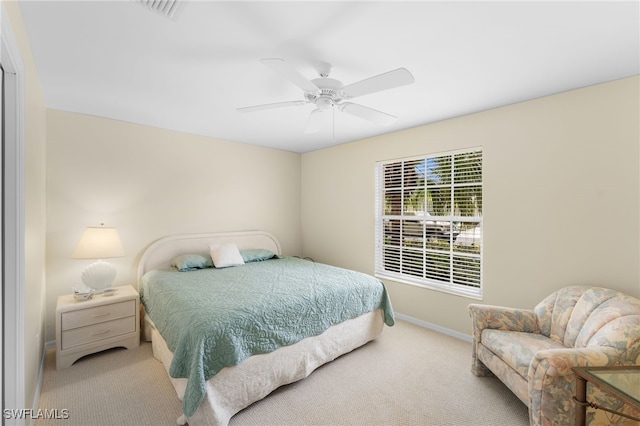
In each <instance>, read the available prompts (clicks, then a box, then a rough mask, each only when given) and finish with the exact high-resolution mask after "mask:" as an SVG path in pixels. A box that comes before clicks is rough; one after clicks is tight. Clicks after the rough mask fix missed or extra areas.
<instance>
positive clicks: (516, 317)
mask: <svg viewBox="0 0 640 426" xmlns="http://www.w3.org/2000/svg"><path fill="white" fill-rule="evenodd" d="M468 311H469V315H471V327H472V335H471V337H472V339H473V341H472V343H471V359H472V361H471V372H472V373H473V374H475V375H476V376H490V375H492V373H491V371H490V370H489V369H488V368H487V367H486V366H485V365H484V364H483V363H482V362H481V361H480V360H479V359H478V344H479V343H480V342H481V339H482V330H484V329H485V328H492V329H498V330H511V331H525V332H537V331H538V322H537V321H536V315H535V313H534V312H533V311H532V310H528V309H516V308H507V307H503V306H492V305H481V304H476V303H472V304H470V305H469V307H468Z"/></svg>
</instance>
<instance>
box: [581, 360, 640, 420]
mask: <svg viewBox="0 0 640 426" xmlns="http://www.w3.org/2000/svg"><path fill="white" fill-rule="evenodd" d="M572 370H573V372H574V373H575V375H576V394H575V400H576V426H584V425H585V421H586V412H587V405H590V406H594V405H595V404H590V403H589V402H588V401H587V382H589V383H591V384H592V385H594V386H596V387H597V388H599V389H600V390H602V391H603V392H606V393H607V394H609V395H611V396H614V397H615V398H618V399H619V400H620V401H622V402H623V403H624V404H627V405H630V406H632V407H634V408H636V409H638V410H640V365H624V366H608V367H574V368H573V369H572ZM597 408H600V409H603V407H597ZM607 411H608V410H607ZM618 414H619V413H618Z"/></svg>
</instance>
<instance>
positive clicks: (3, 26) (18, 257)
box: [0, 5, 27, 424]
mask: <svg viewBox="0 0 640 426" xmlns="http://www.w3.org/2000/svg"><path fill="white" fill-rule="evenodd" d="M0 8H2V5H0ZM0 12H2V13H0V15H1V19H0V45H1V46H0V47H1V51H0V52H1V53H0V63H2V68H3V69H4V83H5V84H4V100H5V105H4V108H3V113H4V140H3V145H4V147H3V148H4V153H3V158H2V161H3V165H2V172H3V173H4V175H3V179H2V181H3V182H2V183H3V192H4V197H3V200H2V207H3V211H2V215H3V217H2V220H3V223H2V225H3V234H2V237H3V239H2V244H3V247H2V255H3V259H2V264H3V267H4V274H3V276H2V287H3V294H2V305H3V306H2V312H3V315H4V318H3V325H4V329H3V342H2V348H3V365H2V367H3V373H2V380H3V384H2V385H3V386H2V387H3V389H2V390H3V392H2V394H3V395H2V402H3V409H7V408H9V409H22V408H27V407H25V383H24V381H25V371H24V358H25V354H24V325H25V318H24V315H25V311H24V285H25V281H24V270H25V266H24V212H25V209H24V107H25V96H24V75H25V74H24V65H23V62H22V58H21V56H20V51H19V49H18V45H17V43H16V40H15V38H14V35H13V32H12V30H11V25H10V24H9V20H8V18H7V17H6V13H4V11H2V10H0ZM7 423H8V424H23V423H24V420H18V419H14V420H13V421H12V420H9V421H8V422H7Z"/></svg>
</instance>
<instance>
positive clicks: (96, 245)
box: [71, 227, 125, 259]
mask: <svg viewBox="0 0 640 426" xmlns="http://www.w3.org/2000/svg"><path fill="white" fill-rule="evenodd" d="M124 255H125V253H124V247H123V246H122V241H120V236H119V235H118V230H117V229H116V228H107V227H88V228H87V229H86V230H85V231H84V234H82V238H80V241H79V242H78V245H77V246H76V248H75V250H73V253H71V258H72V259H105V258H109V257H121V256H124Z"/></svg>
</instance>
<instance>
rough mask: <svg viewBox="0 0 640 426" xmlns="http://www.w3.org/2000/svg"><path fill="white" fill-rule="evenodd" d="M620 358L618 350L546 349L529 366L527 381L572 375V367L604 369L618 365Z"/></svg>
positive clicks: (620, 354)
mask: <svg viewBox="0 0 640 426" xmlns="http://www.w3.org/2000/svg"><path fill="white" fill-rule="evenodd" d="M621 357H622V352H621V351H620V350H619V349H616V348H612V347H607V346H601V347H597V348H566V349H546V350H543V351H539V352H537V353H536V354H535V356H534V357H533V360H531V365H530V366H529V373H528V376H529V381H530V382H531V380H532V379H535V378H536V377H540V376H541V375H545V376H554V377H559V376H567V375H573V371H572V370H571V369H572V368H573V367H588V366H591V367H604V366H607V365H618V364H620V360H621Z"/></svg>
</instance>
